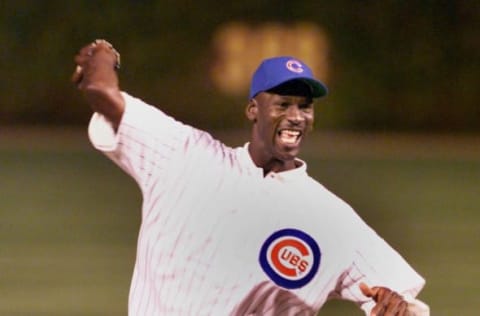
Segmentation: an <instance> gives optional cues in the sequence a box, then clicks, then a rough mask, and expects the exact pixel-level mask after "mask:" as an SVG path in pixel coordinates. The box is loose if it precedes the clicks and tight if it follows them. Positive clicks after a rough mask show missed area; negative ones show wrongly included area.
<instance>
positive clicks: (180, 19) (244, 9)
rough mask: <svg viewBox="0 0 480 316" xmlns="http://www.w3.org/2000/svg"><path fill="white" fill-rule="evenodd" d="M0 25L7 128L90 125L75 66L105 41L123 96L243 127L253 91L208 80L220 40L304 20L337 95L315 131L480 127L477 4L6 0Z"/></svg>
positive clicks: (204, 122)
mask: <svg viewBox="0 0 480 316" xmlns="http://www.w3.org/2000/svg"><path fill="white" fill-rule="evenodd" d="M0 20H1V21H2V22H1V26H0V42H1V47H0V69H1V73H2V77H1V79H0V89H1V90H2V91H3V93H2V94H1V95H0V121H1V123H2V124H16V123H22V124H36V125H38V124H83V123H85V122H86V120H87V119H88V116H89V110H88V108H86V107H85V104H84V103H83V102H82V100H81V98H80V97H79V95H78V94H77V92H76V91H75V89H74V88H73V87H72V85H71V84H70V82H69V77H70V74H71V72H72V71H73V68H74V67H73V56H74V55H75V53H76V52H77V50H78V49H79V48H80V47H81V46H83V45H84V44H87V43H89V42H90V41H92V40H94V39H96V38H105V39H108V40H109V41H110V42H112V43H113V44H114V45H115V47H116V48H117V49H118V50H119V51H120V52H121V54H122V58H123V69H122V71H121V78H122V79H121V80H122V87H123V88H125V89H126V90H128V91H130V92H132V93H134V94H137V95H140V96H142V97H143V98H145V99H147V100H149V101H150V102H152V103H154V104H158V105H161V106H162V108H164V109H166V110H168V111H169V112H171V113H172V114H174V115H175V116H177V117H179V118H180V119H183V120H186V121H194V122H195V123H196V124H197V125H200V126H201V127H207V126H212V127H218V128H225V127H228V128H235V127H239V126H242V122H243V121H242V120H241V119H239V117H238V114H241V113H242V111H243V105H244V103H245V102H246V101H245V98H246V91H245V93H243V94H241V93H238V94H237V95H232V94H226V93H222V91H221V90H220V89H217V87H215V85H213V84H212V82H211V81H212V80H211V77H210V75H209V67H211V65H212V63H213V62H215V58H218V56H216V55H215V50H214V48H213V44H212V42H213V36H214V34H215V33H216V32H218V31H219V30H221V28H222V26H224V25H225V24H227V23H231V22H232V21H235V22H240V23H243V24H244V25H246V26H248V27H252V28H253V29H254V30H255V28H256V30H258V29H260V28H261V27H262V25H265V24H266V23H271V22H273V23H280V24H281V25H283V26H285V27H288V26H289V25H295V24H296V23H299V22H309V23H311V24H313V25H316V26H318V27H319V28H320V29H321V30H322V31H323V32H324V33H325V36H326V38H327V39H328V51H327V58H328V67H329V70H328V79H327V80H326V81H327V83H328V86H329V88H330V91H331V93H330V96H329V97H328V99H326V100H325V101H324V106H325V108H324V110H323V111H322V115H320V116H319V119H320V123H319V124H318V125H321V126H323V127H328V128H334V129H356V130H358V129H370V130H379V129H380V130H422V131H424V130H436V131H473V130H474V131H478V130H479V129H480V124H478V122H479V112H480V110H479V106H478V102H479V100H480V92H479V91H480V89H477V87H476V86H477V84H478V82H480V78H479V74H480V69H479V67H480V59H479V58H478V57H479V56H478V52H479V51H480V41H479V37H480V27H479V24H480V22H479V21H480V5H478V3H476V2H475V1H446V0H437V1H430V0H423V1H398V0H387V1H351V0H350V1H345V0H340V1H311V0H299V1H271V0H270V1H262V0H255V1H251V0H244V1H240V2H225V1H211V0H207V1H202V2H201V3H200V2H194V1H182V0H180V1H140V0H136V1H133V0H132V1H118V0H117V1H59V0H50V1H25V0H24V1H1V2H0ZM245 45H248V50H250V51H251V50H255V49H256V48H257V45H258V43H257V42H255V41H254V40H253V39H252V41H250V42H248V39H247V44H245ZM239 58H241V56H240V57H239ZM199 113H201V114H200V115H199Z"/></svg>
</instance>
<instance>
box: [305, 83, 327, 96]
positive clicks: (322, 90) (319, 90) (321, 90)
mask: <svg viewBox="0 0 480 316" xmlns="http://www.w3.org/2000/svg"><path fill="white" fill-rule="evenodd" d="M302 80H304V81H305V82H306V83H307V84H308V85H309V86H310V87H311V88H312V96H313V97H314V98H321V97H324V96H326V95H327V94H328V89H327V87H326V86H325V85H324V84H323V83H321V82H320V81H318V80H315V79H311V78H303V79H302Z"/></svg>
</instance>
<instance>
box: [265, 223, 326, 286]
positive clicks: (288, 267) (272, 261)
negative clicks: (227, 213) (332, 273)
mask: <svg viewBox="0 0 480 316" xmlns="http://www.w3.org/2000/svg"><path fill="white" fill-rule="evenodd" d="M320 259H321V252H320V248H319V247H318V244H317V243H316V241H315V240H314V239H313V238H312V237H311V236H310V235H308V234H307V233H305V232H303V231H301V230H298V229H292V228H287V229H282V230H279V231H276V232H274V233H273V234H272V235H270V236H269V237H268V238H267V239H266V240H265V242H264V243H263V245H262V248H261V249H260V255H259V261H260V266H261V267H262V269H263V271H264V272H265V273H266V274H267V275H268V276H269V278H270V279H271V280H272V281H273V282H275V284H277V285H278V286H281V287H283V288H286V289H297V288H301V287H303V286H304V285H306V284H308V282H310V281H311V280H312V279H313V277H314V276H315V275H316V273H317V272H318V269H319V267H320Z"/></svg>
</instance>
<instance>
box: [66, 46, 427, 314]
mask: <svg viewBox="0 0 480 316" xmlns="http://www.w3.org/2000/svg"><path fill="white" fill-rule="evenodd" d="M75 61H76V64H77V68H76V70H75V72H74V74H73V77H72V80H73V82H74V83H75V84H76V85H77V87H78V89H79V90H80V91H81V92H82V93H83V95H84V96H85V98H86V100H87V102H88V103H89V105H90V106H91V107H92V109H93V111H94V112H95V113H94V115H93V117H92V119H91V122H90V125H89V135H90V139H91V141H92V143H93V145H94V146H95V148H97V149H98V150H100V151H102V152H104V153H105V154H106V155H107V156H108V157H109V158H110V159H112V160H113V161H114V162H115V163H116V164H118V165H119V166H120V167H121V168H122V169H124V170H125V171H126V172H127V173H128V174H129V175H131V176H132V177H133V178H134V179H135V180H136V181H137V183H138V185H139V187H140V189H141V191H142V195H143V206H142V224H141V227H140V233H139V237H138V247H137V258H136V263H135V269H134V273H133V278H132V284H131V289H130V295H129V315H227V314H228V315H315V314H316V313H318V311H319V310H320V308H321V307H322V305H323V304H324V303H325V302H326V300H327V299H329V298H333V297H338V298H342V299H346V300H351V301H354V302H355V303H356V304H357V305H358V306H360V307H361V308H362V309H363V310H364V311H365V313H366V314H367V315H429V310H428V306H426V305H425V304H423V303H422V302H420V301H418V300H416V299H415V296H416V295H417V294H418V292H419V291H420V290H421V288H422V287H423V285H424V280H423V278H422V277H420V276H419V275H418V274H417V273H416V272H415V271H414V270H413V269H412V268H411V267H410V266H409V265H408V264H407V263H406V262H405V261H404V259H403V258H402V257H401V256H400V255H399V254H398V253H397V252H396V251H395V250H393V249H392V248H391V247H390V246H388V245H387V244H386V243H385V242H384V241H383V239H381V238H380V237H379V236H378V235H377V234H376V233H375V232H374V231H373V230H372V229H371V228H369V227H368V226H367V225H366V224H365V223H364V222H363V221H362V220H361V219H360V217H358V215H357V214H356V213H355V212H354V211H353V210H352V209H351V208H350V207H349V206H348V205H347V204H346V203H344V202H343V201H341V200H340V199H339V198H338V197H336V196H335V195H333V194H332V193H330V192H329V191H328V190H326V189H325V188H324V187H323V186H322V185H320V184H319V183H318V182H316V181H315V180H313V179H312V178H310V177H309V176H308V174H307V172H306V163H305V162H304V161H302V160H300V159H298V158H297V155H298V153H299V151H300V147H301V145H302V143H303V141H304V139H305V137H306V135H307V134H308V132H309V131H310V130H311V128H312V124H313V120H314V107H313V99H314V98H319V97H322V96H325V95H326V94H327V89H326V87H325V85H324V84H323V83H321V82H320V81H318V80H317V79H315V78H314V77H313V74H312V72H311V70H310V69H309V68H308V66H307V65H305V64H304V63H302V62H301V61H299V60H297V59H295V58H292V57H277V58H272V59H268V60H265V61H264V62H263V63H262V64H261V65H260V66H259V68H258V69H257V71H256V72H255V74H254V76H253V79H252V84H251V90H250V96H249V102H248V105H247V107H246V116H247V118H248V119H249V120H250V121H251V122H252V134H251V138H250V142H249V143H247V144H246V145H245V146H244V147H240V148H230V147H228V146H226V145H224V144H222V143H220V142H219V141H216V140H214V139H213V138H212V137H211V136H210V135H209V134H208V133H206V132H204V131H201V130H198V129H195V128H193V127H190V126H187V125H184V124H182V123H180V122H178V121H176V120H174V119H173V118H171V117H169V116H168V115H167V114H165V113H163V112H162V111H160V110H158V109H157V108H155V107H153V106H150V105H147V104H145V103H144V102H143V101H141V100H139V99H136V98H134V97H132V96H130V95H128V94H127V93H125V92H121V91H120V89H119V83H118V77H117V73H116V71H115V68H118V66H119V54H118V53H117V52H116V51H115V49H114V48H113V47H112V46H111V45H110V44H109V43H107V42H106V41H103V40H97V41H95V42H93V43H91V44H89V45H86V46H85V47H83V48H82V49H81V50H80V52H79V53H78V55H77V56H76V57H75ZM206 106H207V105H206ZM370 286H372V287H370Z"/></svg>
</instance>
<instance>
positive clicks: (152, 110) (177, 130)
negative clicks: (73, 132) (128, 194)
mask: <svg viewBox="0 0 480 316" xmlns="http://www.w3.org/2000/svg"><path fill="white" fill-rule="evenodd" d="M122 96H123V98H124V100H125V112H124V114H123V116H122V120H121V122H120V125H119V127H118V130H117V132H115V131H114V129H113V128H112V125H111V124H110V122H109V121H108V120H107V119H106V118H105V117H104V116H103V115H101V114H99V113H94V114H93V116H92V118H91V120H90V123H89V127H88V134H89V138H90V141H91V143H92V144H93V146H94V147H95V148H96V149H97V150H99V151H101V152H103V153H104V154H105V155H106V156H108V157H109V158H110V159H111V160H113V161H114V162H115V163H116V164H117V165H118V166H119V167H120V168H122V169H123V170H124V171H125V172H126V173H127V174H129V175H130V176H131V177H133V178H134V179H135V181H136V182H137V183H138V184H139V186H140V188H141V189H142V191H143V190H146V189H148V187H149V185H150V183H151V182H152V179H155V178H157V179H158V177H162V175H163V174H164V173H165V172H166V170H168V168H167V167H168V164H169V163H170V161H171V160H172V157H173V156H175V155H176V154H178V151H181V150H182V143H184V142H185V139H187V138H188V135H189V133H191V131H192V129H193V128H191V127H189V126H187V125H184V124H182V123H180V122H178V121H176V120H174V119H173V118H171V117H170V116H168V115H166V114H165V113H163V112H162V111H160V110H159V109H157V108H156V107H153V106H151V105H148V104H146V103H145V102H143V101H142V100H140V99H137V98H134V97H132V96H130V95H129V94H127V93H125V92H122ZM179 156H181V154H180V155H179Z"/></svg>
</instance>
